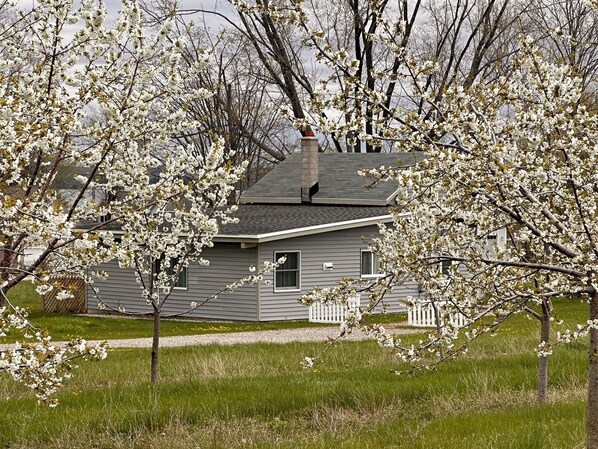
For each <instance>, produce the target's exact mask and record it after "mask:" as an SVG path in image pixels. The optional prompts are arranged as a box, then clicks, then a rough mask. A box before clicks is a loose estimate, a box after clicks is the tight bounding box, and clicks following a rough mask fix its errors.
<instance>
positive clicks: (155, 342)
mask: <svg viewBox="0 0 598 449" xmlns="http://www.w3.org/2000/svg"><path fill="white" fill-rule="evenodd" d="M159 350H160V309H159V308H158V307H154V333H153V335H152V368H151V379H152V382H153V383H156V382H159V381H160V366H159V364H158V362H159V359H158V356H159Z"/></svg>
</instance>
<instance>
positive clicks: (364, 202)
mask: <svg viewBox="0 0 598 449" xmlns="http://www.w3.org/2000/svg"><path fill="white" fill-rule="evenodd" d="M311 203H312V204H328V205H339V206H341V205H342V206H387V205H388V203H387V201H386V200H376V199H368V198H366V199H359V198H319V197H313V198H312V199H311Z"/></svg>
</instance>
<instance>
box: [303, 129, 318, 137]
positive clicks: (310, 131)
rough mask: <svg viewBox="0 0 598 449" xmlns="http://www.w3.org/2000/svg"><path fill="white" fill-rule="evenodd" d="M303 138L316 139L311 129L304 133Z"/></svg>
mask: <svg viewBox="0 0 598 449" xmlns="http://www.w3.org/2000/svg"><path fill="white" fill-rule="evenodd" d="M303 137H316V136H315V134H314V132H313V131H312V130H311V129H308V130H307V131H305V135H304V136H303Z"/></svg>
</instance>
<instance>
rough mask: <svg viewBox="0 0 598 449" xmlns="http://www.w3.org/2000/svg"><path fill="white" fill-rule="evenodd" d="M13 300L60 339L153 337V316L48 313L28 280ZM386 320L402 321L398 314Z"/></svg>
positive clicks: (224, 328)
mask: <svg viewBox="0 0 598 449" xmlns="http://www.w3.org/2000/svg"><path fill="white" fill-rule="evenodd" d="M8 297H9V299H10V300H11V303H13V304H14V305H17V306H20V307H24V308H26V309H27V310H28V311H29V319H30V321H31V322H32V323H33V324H34V325H35V326H37V327H39V328H40V329H46V330H47V331H48V333H49V334H50V335H52V338H53V339H54V340H56V341H59V340H69V339H71V338H74V337H82V338H85V339H88V340H104V339H116V338H141V337H151V335H152V328H153V324H152V321H151V319H149V318H146V319H130V318H126V317H122V316H102V317H96V316H85V315H79V316H78V315H72V314H66V313H46V312H43V311H42V309H41V301H40V299H39V296H38V295H37V293H36V292H35V289H34V288H33V285H32V284H30V283H28V282H24V283H21V284H20V285H18V286H17V287H16V288H14V289H12V290H11V291H10V292H9V293H8ZM385 319H386V320H398V319H399V318H398V317H397V316H396V315H393V316H390V317H386V318H385ZM308 326H321V325H320V324H315V323H309V322H307V321H276V322H268V323H246V322H214V321H212V322H209V321H208V322H205V321H203V322H202V321H183V320H168V319H165V320H163V321H162V324H161V335H162V336H164V337H168V336H175V335H195V334H213V333H220V332H245V331H255V330H271V329H291V328H298V327H308ZM19 338H20V336H19V335H10V336H9V337H8V338H6V339H3V340H2V343H11V342H14V341H16V340H17V339H19Z"/></svg>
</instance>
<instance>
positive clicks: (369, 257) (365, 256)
mask: <svg viewBox="0 0 598 449" xmlns="http://www.w3.org/2000/svg"><path fill="white" fill-rule="evenodd" d="M383 274H384V270H382V264H381V263H380V259H379V258H378V255H377V254H375V253H373V252H372V251H370V250H367V249H362V250H361V277H379V276H382V275H383Z"/></svg>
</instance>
